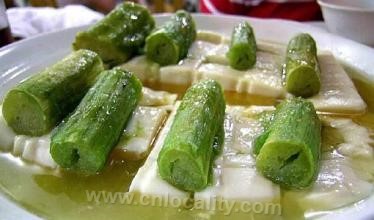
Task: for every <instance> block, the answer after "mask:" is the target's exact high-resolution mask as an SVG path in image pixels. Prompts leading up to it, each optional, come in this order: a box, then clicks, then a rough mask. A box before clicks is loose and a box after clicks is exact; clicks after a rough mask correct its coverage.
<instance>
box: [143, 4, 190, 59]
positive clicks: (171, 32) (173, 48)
mask: <svg viewBox="0 0 374 220" xmlns="http://www.w3.org/2000/svg"><path fill="white" fill-rule="evenodd" d="M195 38H196V27H195V22H194V20H193V18H192V16H191V15H190V14H189V13H188V12H186V11H183V10H180V11H177V12H176V13H175V14H174V15H173V16H172V17H171V20H170V21H167V22H166V23H165V24H164V25H163V26H161V27H160V28H159V29H158V30H156V31H155V32H153V33H152V34H150V35H149V36H148V37H147V40H146V44H145V51H146V55H147V58H148V59H150V60H153V61H155V62H156V63H158V64H160V65H169V64H176V63H178V62H179V61H180V60H181V59H183V58H185V57H186V55H187V53H188V49H189V48H190V46H191V44H192V42H193V41H194V40H195Z"/></svg>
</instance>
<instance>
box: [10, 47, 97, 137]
mask: <svg viewBox="0 0 374 220" xmlns="http://www.w3.org/2000/svg"><path fill="white" fill-rule="evenodd" d="M101 71H103V64H102V61H101V59H100V57H99V56H98V55H97V54H96V53H95V52H92V51H89V50H78V51H76V52H74V53H72V54H70V55H69V56H67V57H66V58H64V59H63V60H61V61H60V62H58V63H56V64H54V65H53V66H51V67H49V68H47V69H45V70H43V71H41V72H40V73H39V74H37V75H34V76H32V77H30V78H28V79H26V80H25V81H23V82H21V83H20V84H18V85H17V86H15V87H14V88H13V89H11V90H10V91H9V92H8V93H7V95H6V96H5V99H4V102H3V115H4V118H5V120H6V121H7V123H8V125H9V126H10V127H11V128H12V129H13V130H14V131H15V132H16V133H17V134H25V135H31V136H38V135H43V134H45V133H47V132H49V131H50V130H51V129H52V128H53V127H54V126H55V125H57V124H58V123H59V122H60V120H62V118H63V117H65V116H66V115H67V114H69V113H70V112H71V111H73V110H74V108H75V107H76V106H77V105H78V103H79V101H80V100H81V99H82V98H83V96H84V94H85V93H86V92H87V90H88V89H89V88H90V87H91V86H92V85H93V84H94V82H95V80H96V77H97V76H98V75H99V73H100V72H101Z"/></svg>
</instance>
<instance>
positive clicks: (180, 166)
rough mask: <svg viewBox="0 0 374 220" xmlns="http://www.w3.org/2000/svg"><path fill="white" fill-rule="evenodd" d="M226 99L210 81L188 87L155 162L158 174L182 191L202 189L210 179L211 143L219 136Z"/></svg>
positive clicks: (214, 82)
mask: <svg viewBox="0 0 374 220" xmlns="http://www.w3.org/2000/svg"><path fill="white" fill-rule="evenodd" d="M224 114H225V100H224V97H223V92H222V89H221V86H220V85H219V84H218V83H217V82H216V81H213V80H207V81H202V82H199V83H197V84H195V85H193V86H192V87H191V88H190V89H188V90H187V92H186V94H185V96H184V97H183V100H182V102H181V105H180V107H179V108H178V111H177V114H176V116H175V119H174V121H173V124H172V126H171V128H170V131H169V133H168V135H167V137H166V139H165V142H164V144H163V147H162V149H161V152H160V154H159V156H158V159H157V162H158V167H159V172H160V176H161V177H162V178H163V179H164V180H166V181H168V182H169V183H170V184H172V185H174V186H176V187H178V188H180V189H182V190H185V191H200V190H202V189H204V188H205V187H206V186H207V185H208V183H209V178H210V176H209V175H210V172H211V169H212V157H214V156H215V153H217V152H216V151H219V150H218V149H214V145H213V144H214V142H215V141H216V142H217V139H216V135H218V140H219V141H218V142H221V141H220V137H221V136H222V133H221V132H222V126H223V120H224Z"/></svg>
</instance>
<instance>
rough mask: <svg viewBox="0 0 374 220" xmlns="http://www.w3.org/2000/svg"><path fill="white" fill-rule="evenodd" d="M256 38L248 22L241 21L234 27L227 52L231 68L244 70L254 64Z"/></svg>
mask: <svg viewBox="0 0 374 220" xmlns="http://www.w3.org/2000/svg"><path fill="white" fill-rule="evenodd" d="M256 50H257V46H256V39H255V35H254V33H253V29H252V27H251V26H250V25H249V24H248V22H241V23H239V24H238V25H236V26H235V27H234V30H233V32H232V35H231V43H230V48H229V51H228V53H227V57H228V59H229V64H230V66H231V67H232V68H234V69H238V70H246V69H249V68H251V67H252V66H253V65H255V64H256Z"/></svg>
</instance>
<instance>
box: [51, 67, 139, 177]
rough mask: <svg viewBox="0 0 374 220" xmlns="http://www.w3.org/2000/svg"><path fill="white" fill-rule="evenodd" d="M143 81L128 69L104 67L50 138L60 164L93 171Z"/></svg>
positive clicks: (113, 141) (120, 129) (117, 134)
mask: <svg viewBox="0 0 374 220" xmlns="http://www.w3.org/2000/svg"><path fill="white" fill-rule="evenodd" d="M141 89H142V85H141V83H140V81H139V80H138V79H137V78H136V77H135V76H134V75H133V74H132V73H130V72H125V71H123V70H121V69H119V68H114V69H112V70H108V71H104V72H102V73H101V74H100V76H99V78H98V81H97V82H96V83H95V85H94V86H93V87H92V88H91V89H90V90H89V91H88V92H87V94H86V96H85V97H84V98H83V100H82V102H81V103H80V104H79V105H78V107H77V108H76V109H75V111H74V112H73V113H72V114H71V116H70V117H68V119H67V120H66V121H65V122H63V123H61V124H60V125H59V126H58V127H57V129H56V130H55V131H54V132H53V134H52V138H51V150H50V153H51V155H52V158H53V159H54V160H55V161H56V163H57V164H59V165H60V166H61V167H63V168H70V169H72V170H75V171H78V172H81V173H85V174H94V173H96V172H98V171H100V170H101V169H102V168H103V167H104V166H105V163H106V161H107V158H108V155H109V153H110V151H111V150H112V148H113V147H114V146H115V145H116V143H117V141H118V139H119V137H120V136H121V134H122V132H123V129H124V127H125V125H126V123H127V121H128V119H129V118H130V117H131V114H132V112H133V111H134V109H135V107H136V106H137V103H138V101H139V99H140V97H141Z"/></svg>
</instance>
